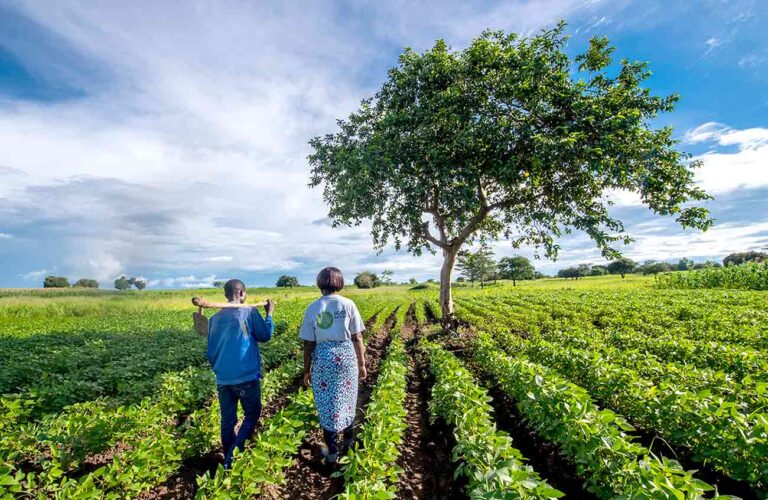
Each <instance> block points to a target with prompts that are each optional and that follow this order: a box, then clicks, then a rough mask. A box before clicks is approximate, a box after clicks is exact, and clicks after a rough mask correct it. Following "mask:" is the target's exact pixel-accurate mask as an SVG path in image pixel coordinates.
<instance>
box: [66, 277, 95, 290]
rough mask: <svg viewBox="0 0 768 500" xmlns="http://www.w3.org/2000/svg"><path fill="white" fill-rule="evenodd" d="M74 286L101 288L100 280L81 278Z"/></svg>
mask: <svg viewBox="0 0 768 500" xmlns="http://www.w3.org/2000/svg"><path fill="white" fill-rule="evenodd" d="M72 286H74V287H75V288H99V282H98V281H96V280H93V279H88V278H80V279H79V280H77V281H76V282H75V284H74V285H72Z"/></svg>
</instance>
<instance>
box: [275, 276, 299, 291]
mask: <svg viewBox="0 0 768 500" xmlns="http://www.w3.org/2000/svg"><path fill="white" fill-rule="evenodd" d="M275 286H278V287H280V288H293V287H295V286H299V280H298V278H296V276H288V275H287V274H284V275H282V276H280V277H279V278H277V283H276V284H275Z"/></svg>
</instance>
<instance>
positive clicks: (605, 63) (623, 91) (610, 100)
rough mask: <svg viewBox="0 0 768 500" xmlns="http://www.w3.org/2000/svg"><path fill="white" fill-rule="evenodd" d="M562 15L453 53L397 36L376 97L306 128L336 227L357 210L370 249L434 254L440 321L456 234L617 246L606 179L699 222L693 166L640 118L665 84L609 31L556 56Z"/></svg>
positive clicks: (317, 180) (316, 179)
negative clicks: (577, 235)
mask: <svg viewBox="0 0 768 500" xmlns="http://www.w3.org/2000/svg"><path fill="white" fill-rule="evenodd" d="M564 27H565V25H564V23H560V24H559V25H558V26H557V27H556V28H554V29H552V30H547V31H543V32H541V33H540V34H538V35H535V36H532V37H530V38H523V37H520V36H518V35H517V34H507V33H504V32H500V31H493V32H491V31H489V32H485V33H483V34H482V36H480V37H479V38H477V39H476V40H474V41H473V42H472V43H471V44H470V45H469V47H467V48H466V49H464V50H461V51H457V50H452V49H451V48H450V47H449V46H448V45H447V44H446V43H445V42H444V41H442V40H439V41H437V43H436V44H435V45H434V47H433V48H432V49H430V50H427V51H425V52H424V53H421V54H420V53H417V52H415V51H413V50H410V49H406V50H405V52H404V53H403V54H402V55H401V56H400V59H399V64H398V65H397V66H396V67H394V68H392V69H391V70H390V71H389V74H388V78H387V80H386V81H385V82H384V84H383V85H382V86H381V88H380V89H379V90H378V92H376V94H375V96H373V97H372V98H370V99H366V100H364V101H363V103H362V105H361V106H360V109H359V110H358V111H356V112H354V113H352V114H351V115H350V116H349V117H348V118H347V119H346V120H340V121H339V122H338V131H336V132H335V133H332V134H328V135H325V136H322V137H316V138H314V139H312V140H311V141H310V145H311V147H312V149H313V152H312V154H310V156H309V161H310V164H311V166H312V173H311V179H310V185H311V186H322V187H323V196H324V199H325V201H326V202H327V203H328V204H329V207H330V208H329V217H330V219H331V221H332V224H333V225H334V226H337V225H339V224H344V225H355V224H359V223H361V222H362V221H363V220H367V219H370V220H371V221H372V236H373V243H374V246H375V247H376V248H378V249H382V248H384V247H385V246H386V245H387V244H389V243H390V242H393V243H394V245H395V247H396V248H398V249H399V248H400V247H401V246H403V245H405V246H406V247H407V249H408V250H409V251H410V252H412V253H414V254H416V255H419V254H421V253H422V252H423V251H424V250H428V251H434V250H435V249H439V250H441V251H442V253H443V267H442V270H441V275H440V282H441V293H440V296H441V304H442V308H443V316H444V318H446V319H447V320H450V317H451V315H452V313H453V302H452V297H451V292H450V282H451V280H450V277H451V272H452V270H453V266H454V264H455V261H456V258H457V255H458V252H459V250H460V249H461V247H462V245H464V244H465V243H467V242H472V241H474V240H476V239H478V238H479V239H488V238H496V237H499V236H503V237H505V238H507V239H509V240H510V241H511V243H512V245H513V246H515V247H519V246H521V245H531V246H534V247H536V248H538V249H541V250H543V252H544V254H545V255H546V256H548V257H555V256H556V255H557V252H558V244H557V239H558V237H560V236H561V235H563V234H565V233H569V232H571V231H573V230H580V231H584V232H585V233H586V234H588V235H589V236H590V237H591V238H592V240H594V242H595V244H596V245H597V247H598V248H599V249H600V250H601V251H602V254H603V255H604V256H606V257H612V258H615V257H618V256H619V251H618V249H617V247H616V244H617V243H629V242H630V241H632V240H631V237H630V235H629V234H628V233H627V232H626V231H625V229H624V225H623V223H622V221H621V220H619V219H617V218H616V217H614V216H612V215H611V214H609V210H608V209H609V206H610V201H609V200H608V199H607V198H606V196H605V195H606V193H610V192H611V191H616V190H623V191H630V192H635V193H638V194H639V195H640V198H641V200H642V202H643V203H644V204H645V205H646V206H648V207H649V208H651V209H652V210H653V211H654V212H656V213H657V214H661V215H672V216H674V217H675V218H676V220H677V221H678V222H679V223H680V224H681V225H682V226H683V227H693V228H699V229H706V228H707V227H709V225H710V224H711V219H710V218H709V214H708V212H707V211H706V210H705V209H703V208H701V207H697V206H692V205H690V204H688V202H689V201H696V200H704V199H707V198H708V196H707V195H706V194H705V193H704V192H703V191H702V190H701V189H699V188H698V187H696V186H695V184H694V177H693V169H694V168H695V167H697V166H698V165H699V163H698V162H695V161H690V157H689V155H687V154H685V153H683V152H680V151H678V149H677V147H676V146H677V141H676V140H675V139H674V138H673V136H672V130H671V129H670V128H667V127H664V128H658V129H656V128H653V127H652V126H651V124H650V121H651V120H653V119H654V118H656V117H657V116H658V115H659V114H660V113H663V112H667V111H671V110H672V109H673V107H674V104H675V102H676V101H677V96H674V95H673V96H655V95H652V94H651V92H650V90H649V89H648V88H646V87H645V86H643V84H644V83H645V81H646V80H647V78H648V77H649V75H650V71H649V70H648V67H647V65H646V64H645V63H642V62H633V61H628V60H623V61H620V62H619V63H617V64H614V61H613V57H612V54H613V51H614V49H613V47H611V46H610V45H609V42H608V40H607V39H606V38H601V37H594V38H593V39H592V40H591V41H590V43H589V47H588V48H587V49H586V51H585V52H584V53H583V54H581V55H579V56H576V57H575V58H571V57H569V56H568V54H566V52H565V50H564V47H565V44H566V40H567V38H566V36H565V35H564ZM574 68H575V69H577V71H576V72H574V71H573V70H574Z"/></svg>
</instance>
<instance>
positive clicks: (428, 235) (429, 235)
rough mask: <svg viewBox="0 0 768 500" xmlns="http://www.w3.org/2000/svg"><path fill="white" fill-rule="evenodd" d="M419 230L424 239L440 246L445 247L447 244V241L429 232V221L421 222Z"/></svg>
mask: <svg viewBox="0 0 768 500" xmlns="http://www.w3.org/2000/svg"><path fill="white" fill-rule="evenodd" d="M421 230H422V232H423V235H424V239H425V240H427V241H428V242H430V243H432V244H434V245H437V246H438V247H440V248H445V247H447V246H448V244H447V242H443V241H440V240H438V239H437V238H435V237H434V236H432V233H430V232H429V222H425V223H424V224H422V225H421Z"/></svg>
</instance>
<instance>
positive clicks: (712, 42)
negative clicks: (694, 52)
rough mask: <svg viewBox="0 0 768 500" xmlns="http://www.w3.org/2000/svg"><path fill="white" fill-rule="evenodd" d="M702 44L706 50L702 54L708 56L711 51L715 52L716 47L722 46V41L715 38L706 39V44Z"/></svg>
mask: <svg viewBox="0 0 768 500" xmlns="http://www.w3.org/2000/svg"><path fill="white" fill-rule="evenodd" d="M704 43H705V45H706V46H707V50H706V51H705V52H704V55H707V54H709V53H710V52H712V51H713V50H715V49H716V48H718V47H720V46H721V45H723V41H722V40H720V39H718V38H715V37H712V38H709V39H708V40H707V41H706V42H704Z"/></svg>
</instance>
